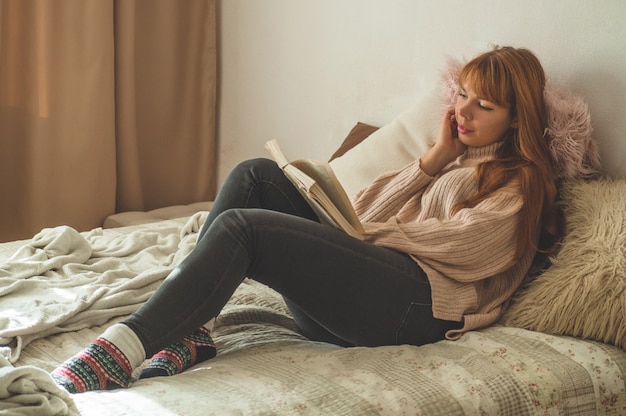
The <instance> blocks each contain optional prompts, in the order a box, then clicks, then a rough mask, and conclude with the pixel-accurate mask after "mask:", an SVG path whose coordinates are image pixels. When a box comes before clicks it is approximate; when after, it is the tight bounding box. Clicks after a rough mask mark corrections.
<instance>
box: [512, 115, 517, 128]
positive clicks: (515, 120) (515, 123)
mask: <svg viewBox="0 0 626 416" xmlns="http://www.w3.org/2000/svg"><path fill="white" fill-rule="evenodd" d="M511 128H513V129H516V128H517V117H515V118H513V120H512V121H511Z"/></svg>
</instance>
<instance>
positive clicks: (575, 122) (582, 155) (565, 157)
mask: <svg viewBox="0 0 626 416" xmlns="http://www.w3.org/2000/svg"><path fill="white" fill-rule="evenodd" d="M463 65H464V63H463V62H462V61H460V60H457V59H452V58H451V59H449V60H448V63H447V65H446V66H445V68H444V69H443V71H442V81H443V86H444V88H443V102H444V104H445V105H446V106H450V105H454V103H455V102H456V96H457V94H458V90H459V88H458V84H457V78H458V75H459V73H460V72H461V69H462V68H463ZM544 100H545V104H546V110H547V113H548V128H547V129H546V132H545V135H546V138H547V140H548V142H549V143H548V145H549V148H550V151H551V153H552V158H553V163H554V171H555V176H556V178H557V179H558V180H564V179H575V178H589V177H593V176H595V175H597V174H598V173H599V171H600V154H599V149H598V143H597V141H596V140H595V139H594V138H593V137H592V136H591V134H592V132H593V127H592V124H591V115H590V113H589V109H588V107H587V104H586V103H585V102H584V101H583V100H582V99H581V98H580V97H577V96H576V95H574V94H571V93H569V92H567V91H565V90H563V89H561V88H558V87H557V86H555V85H554V84H553V83H552V82H551V81H550V80H548V81H547V83H546V87H545V91H544Z"/></svg>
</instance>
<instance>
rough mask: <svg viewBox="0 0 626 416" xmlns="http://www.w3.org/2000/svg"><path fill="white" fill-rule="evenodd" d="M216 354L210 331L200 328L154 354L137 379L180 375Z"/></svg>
mask: <svg viewBox="0 0 626 416" xmlns="http://www.w3.org/2000/svg"><path fill="white" fill-rule="evenodd" d="M216 353H217V350H216V348H215V343H214V342H213V339H212V338H211V333H210V331H209V330H208V329H206V328H205V327H200V328H199V329H197V330H196V331H194V332H192V333H191V334H189V335H187V336H186V337H184V338H183V339H181V340H180V341H178V342H176V343H174V344H172V345H171V346H169V347H167V348H165V349H164V350H161V351H159V352H158V353H156V354H155V355H154V356H153V357H152V360H151V361H150V364H149V365H148V366H147V367H146V368H144V369H143V370H141V372H140V373H139V377H138V378H139V379H142V378H150V377H161V376H172V375H174V374H178V373H182V372H183V371H185V370H186V369H188V368H189V367H191V366H194V365H196V364H198V363H201V362H202V361H206V360H208V359H209V358H213V357H215V355H216Z"/></svg>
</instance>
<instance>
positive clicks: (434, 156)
mask: <svg viewBox="0 0 626 416" xmlns="http://www.w3.org/2000/svg"><path fill="white" fill-rule="evenodd" d="M453 160H454V159H450V156H448V155H447V154H446V153H445V152H442V151H441V150H439V148H438V147H437V145H435V146H433V147H431V148H430V149H428V150H427V151H426V153H424V154H423V155H422V157H421V158H420V169H421V170H422V172H424V173H425V174H427V175H428V176H435V175H437V174H438V173H439V172H440V171H441V169H443V168H444V167H445V166H446V165H447V164H448V163H450V162H452V161H453Z"/></svg>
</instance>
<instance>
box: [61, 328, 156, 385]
mask: <svg viewBox="0 0 626 416" xmlns="http://www.w3.org/2000/svg"><path fill="white" fill-rule="evenodd" d="M145 356H146V355H145V352H144V349H143V345H142V344H141V342H140V341H139V338H137V336H136V335H135V333H134V332H133V331H132V330H131V329H130V328H128V327H127V326H126V325H123V324H116V325H113V326H111V327H110V328H109V329H107V330H106V331H105V332H104V334H102V336H100V337H99V338H97V339H96V340H95V341H94V342H93V343H91V344H89V346H87V348H85V349H84V350H82V351H81V352H79V353H78V354H76V355H75V356H73V357H72V358H70V359H69V360H67V361H65V362H64V363H63V364H61V365H60V366H59V367H57V368H56V369H54V371H52V373H51V374H50V375H51V376H52V379H53V380H54V381H55V382H56V383H57V384H58V385H60V386H61V387H63V388H64V389H65V390H67V391H69V392H70V393H82V392H85V391H90V390H112V389H119V388H126V387H128V386H129V384H130V381H131V374H132V372H133V368H135V367H137V366H138V365H139V364H141V363H142V362H143V360H145Z"/></svg>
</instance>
